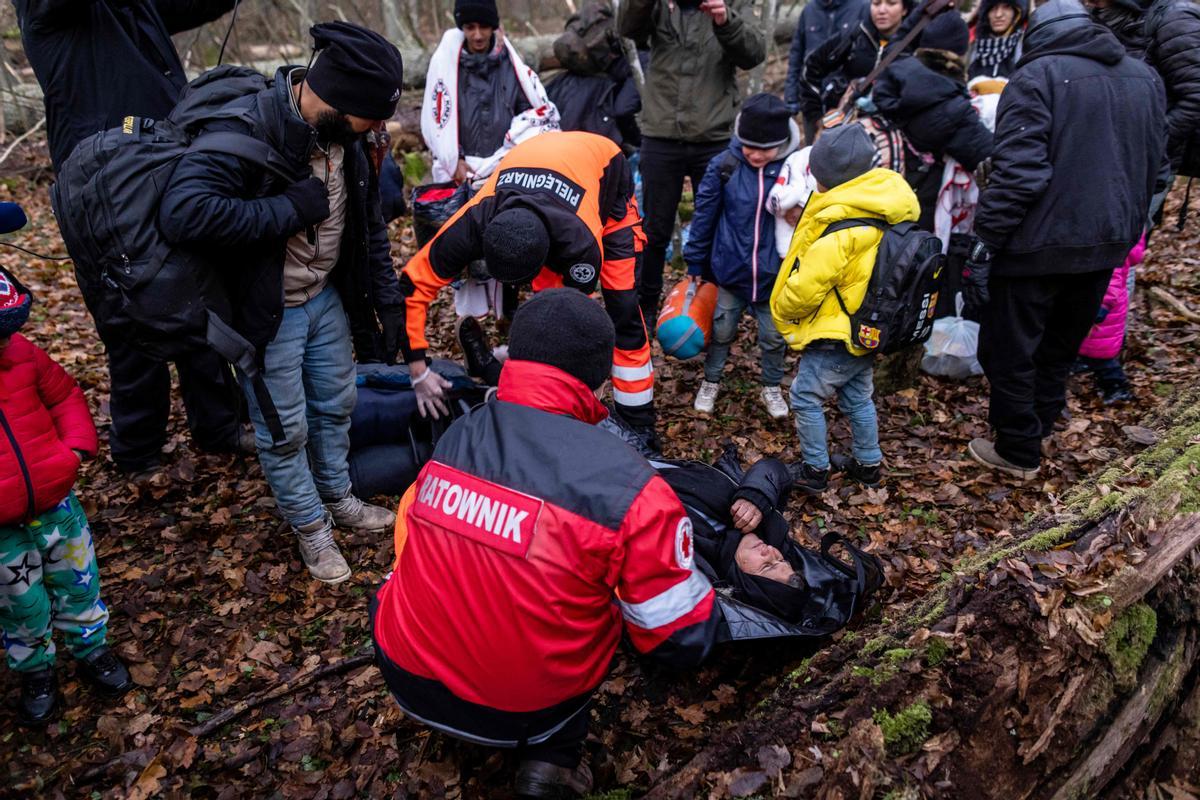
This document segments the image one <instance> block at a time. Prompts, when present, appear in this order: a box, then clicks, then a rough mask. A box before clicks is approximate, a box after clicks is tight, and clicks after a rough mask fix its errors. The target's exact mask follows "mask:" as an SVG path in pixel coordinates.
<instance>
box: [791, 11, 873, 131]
mask: <svg viewBox="0 0 1200 800" xmlns="http://www.w3.org/2000/svg"><path fill="white" fill-rule="evenodd" d="M881 50H882V48H881V45H880V40H879V31H878V30H876V28H875V26H874V25H873V24H872V23H871V20H870V19H869V18H868V19H867V20H865V21H864V22H861V23H859V26H858V27H857V28H855V29H854V30H853V31H851V32H850V33H841V34H838V35H837V36H834V37H833V38H832V39H828V40H826V42H825V43H824V44H822V45H821V46H820V47H818V48H817V49H816V50H814V51H812V53H810V54H809V56H808V58H807V59H805V61H804V77H803V80H802V86H801V89H800V91H801V98H802V104H803V105H804V106H805V108H817V107H818V105H819V107H820V109H821V113H822V114H823V113H825V112H827V111H830V110H831V109H834V108H837V105H838V103H840V102H841V99H842V96H843V95H844V94H845V93H846V88H847V87H848V86H850V81H852V80H854V79H855V78H865V77H866V76H867V74H868V73H870V71H871V70H873V69H875V65H876V64H878V63H879V55H880V53H881Z"/></svg>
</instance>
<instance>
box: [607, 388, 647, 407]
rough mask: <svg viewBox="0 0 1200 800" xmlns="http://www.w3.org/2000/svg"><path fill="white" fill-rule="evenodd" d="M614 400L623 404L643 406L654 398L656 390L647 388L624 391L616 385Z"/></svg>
mask: <svg viewBox="0 0 1200 800" xmlns="http://www.w3.org/2000/svg"><path fill="white" fill-rule="evenodd" d="M612 394H613V401H614V402H617V403H620V404H621V405H623V406H643V405H645V404H646V403H649V402H650V401H651V400H653V399H654V390H653V389H646V390H644V391H641V392H622V391H621V390H620V389H618V388H617V387H616V386H613V390H612Z"/></svg>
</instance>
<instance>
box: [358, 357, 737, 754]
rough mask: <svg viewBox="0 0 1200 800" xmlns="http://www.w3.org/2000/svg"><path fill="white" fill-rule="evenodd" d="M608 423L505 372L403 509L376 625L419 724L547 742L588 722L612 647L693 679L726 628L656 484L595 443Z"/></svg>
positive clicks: (547, 379) (559, 386)
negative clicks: (574, 723) (625, 647)
mask: <svg viewBox="0 0 1200 800" xmlns="http://www.w3.org/2000/svg"><path fill="white" fill-rule="evenodd" d="M604 414H605V409H604V407H603V406H602V405H600V403H599V402H598V401H597V400H596V398H595V396H594V395H593V394H592V393H591V392H590V391H588V389H587V387H585V386H584V385H583V383H581V382H580V381H578V380H577V379H575V378H573V377H571V376H569V375H567V374H566V373H564V372H562V371H560V370H558V369H555V368H553V367H549V366H546V365H543V364H536V363H532V362H523V361H512V360H510V361H508V362H507V363H506V364H505V366H504V370H503V372H502V373H501V378H500V388H499V392H498V395H497V400H496V401H493V402H491V403H487V404H485V405H483V406H480V407H479V408H476V409H474V410H473V411H471V412H470V413H469V414H468V415H467V416H465V417H463V418H461V419H459V420H458V421H456V422H455V423H454V424H453V425H452V426H451V427H450V429H449V430H448V431H447V433H446V434H445V436H443V437H442V439H441V440H440V441H439V442H438V446H437V449H436V450H435V451H434V454H433V458H432V460H431V461H430V462H429V463H428V464H426V466H425V467H424V468H423V469H422V470H421V473H420V474H419V475H418V476H417V480H416V482H415V483H414V484H413V486H412V487H411V488H410V489H409V490H408V492H407V493H406V494H405V496H404V498H403V499H402V500H401V502H400V509H399V513H398V515H397V520H396V551H397V557H396V564H395V571H394V572H393V574H392V575H391V577H390V578H389V579H388V581H387V582H386V583H385V584H384V585H383V587H382V588H381V589H380V590H379V593H378V596H377V606H376V608H375V613H374V615H373V620H374V635H375V644H376V649H377V654H378V656H379V661H380V667H381V669H382V671H383V673H384V676H385V678H386V679H387V681H388V685H389V687H390V688H391V690H392V692H393V694H395V695H396V698H397V700H398V702H399V703H400V705H401V707H402V708H403V709H404V710H405V711H406V712H407V713H408V714H409V715H411V716H413V717H416V718H417V719H420V720H423V721H425V722H427V723H428V724H430V725H432V726H434V727H437V728H439V729H441V730H444V731H446V732H448V733H451V734H453V735H455V736H459V737H462V738H467V739H471V740H474V741H478V742H481V743H486V744H492V745H500V746H515V745H517V744H520V743H522V742H532V743H536V742H538V741H541V740H543V739H545V738H546V737H547V736H549V735H550V734H551V733H553V732H554V730H556V729H557V728H558V727H560V726H561V725H562V724H563V723H564V722H565V721H566V720H568V719H570V718H571V717H572V716H573V715H574V714H576V713H578V712H579V711H581V710H582V709H583V708H584V707H585V706H586V703H587V700H588V697H589V696H590V695H591V693H592V691H593V690H594V689H595V688H596V687H597V686H598V685H599V684H600V683H601V681H602V680H603V678H604V675H605V673H606V672H607V671H608V668H609V664H610V662H611V660H612V657H613V654H614V653H615V652H616V648H617V644H618V642H619V641H620V639H621V634H622V630H625V631H627V632H628V634H629V638H630V640H631V642H632V644H633V646H634V647H635V648H636V649H637V650H638V651H640V652H642V653H650V654H653V655H655V656H658V657H660V658H662V659H664V660H666V661H668V662H672V663H675V664H677V665H681V666H690V665H693V664H696V663H698V662H699V661H701V660H702V659H703V658H704V657H705V656H706V655H707V654H708V651H709V649H710V648H711V646H712V644H713V641H714V639H715V636H716V631H717V626H718V623H719V620H720V612H719V611H718V610H717V609H716V606H715V603H714V595H713V590H712V587H711V585H710V584H709V582H708V580H707V579H706V578H705V577H704V576H703V575H702V574H701V573H699V572H698V571H696V569H695V568H694V567H693V551H692V523H691V522H690V520H689V519H688V517H687V513H686V512H685V510H684V508H683V506H682V505H681V504H680V502H679V499H678V498H677V497H676V496H675V494H674V492H672V491H671V489H670V487H668V486H667V484H666V483H665V482H664V481H663V480H662V478H660V477H659V476H658V475H657V474H656V473H655V471H654V469H653V468H652V467H651V466H650V465H649V464H648V463H647V462H646V461H645V459H643V458H642V457H641V456H639V455H637V454H636V453H635V452H634V451H633V450H631V449H630V448H629V447H627V446H626V445H625V444H624V443H622V442H621V441H620V440H619V439H617V438H616V437H614V436H612V434H610V433H608V432H606V431H604V430H601V429H598V428H596V427H594V423H595V422H598V421H599V420H600V419H602V418H603V417H604Z"/></svg>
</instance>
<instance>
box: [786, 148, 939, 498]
mask: <svg viewBox="0 0 1200 800" xmlns="http://www.w3.org/2000/svg"><path fill="white" fill-rule="evenodd" d="M874 160H875V146H874V144H873V143H872V142H871V139H870V137H869V136H868V135H867V133H866V132H865V131H864V130H863V129H862V127H861V126H859V125H843V126H840V127H837V128H831V129H829V130H827V131H825V132H823V133H822V134H821V136H820V137H819V138H818V139H817V142H816V144H815V145H814V146H813V149H812V154H811V156H810V161H809V168H810V169H811V170H812V174H813V176H814V177H815V178H816V179H817V192H816V193H814V194H813V195H812V197H811V198H809V201H808V205H807V206H805V209H804V214H803V215H802V216H801V217H800V221H799V223H797V225H796V232H795V233H794V234H793V236H792V244H791V247H790V248H789V249H788V253H787V255H786V256H784V259H783V264H782V267H781V268H780V270H779V277H778V278H776V280H775V287H774V289H773V290H772V291H771V314H772V316H773V317H774V319H775V324H776V325H777V326H778V328H779V331H780V333H782V334H783V338H784V340H785V341H786V342H787V343H788V346H789V347H791V348H792V349H793V350H800V351H803V356H801V358H800V365H799V368H798V370H797V372H796V378H795V380H793V381H792V389H791V398H790V400H791V407H792V412H793V413H794V414H795V415H796V432H797V433H798V434H799V436H800V453H801V456H802V458H803V463H802V464H801V465H799V466H798V468H797V469H796V470H795V472H796V474H795V475H794V476H793V477H794V478H795V479H796V485H797V487H798V488H800V489H801V490H802V491H804V492H806V493H808V494H814V495H815V494H820V493H821V492H822V491H824V490H825V487H826V485H827V483H828V479H829V470H830V467H831V465H832V467H833V468H834V469H836V470H838V471H844V472H846V473H847V475H849V477H851V478H852V479H854V480H857V481H859V482H860V483H863V484H865V485H867V486H877V485H878V484H879V480H880V463H881V462H882V461H883V453H882V452H881V451H880V449H879V423H878V420H877V417H876V414H875V402H874V400H873V399H872V394H873V393H874V389H875V387H874V382H873V380H872V368H873V366H874V358H872V355H873V354H872V353H871V351H869V350H863V349H862V348H860V347H857V346H856V345H854V344H853V343H852V340H851V337H850V317H849V316H848V314H847V312H849V313H853V312H855V311H857V310H858V307H859V306H860V305H862V301H863V297H864V296H865V295H866V292H867V284H868V282H869V281H870V280H871V272H872V271H873V270H874V268H875V256H876V254H877V252H878V250H879V243H880V240H882V238H883V232H882V231H881V230H879V229H878V228H874V227H870V226H867V225H863V226H856V227H850V228H843V229H842V230H838V231H835V232H832V233H830V234H829V235H827V236H825V235H823V234H824V233H825V229H826V228H828V227H829V226H830V225H831V224H832V223H834V222H839V221H841V220H844V219H849V218H858V217H876V218H879V219H883V220H885V221H886V222H887V223H888V224H891V225H895V224H897V223H899V222H904V221H906V220H908V221H915V220H916V219H917V218H918V217H919V216H920V213H921V209H920V204H919V203H918V201H917V196H916V195H915V194H913V191H912V189H911V188H909V185H908V183H907V182H906V181H905V180H904V178H903V177H901V176H900V175H899V174H898V173H896V172H893V171H891V170H888V169H878V168H876V169H872V164H873V163H874ZM835 290H836V291H835ZM838 295H840V296H841V301H842V303H845V307H846V310H845V311H843V310H842V304H841V303H839V302H838ZM835 394H836V395H837V398H838V407H839V408H840V409H841V410H842V413H843V414H845V415H846V417H847V418H848V419H849V420H850V430H851V434H852V437H853V457H852V458H851V457H846V456H841V455H835V456H834V457H833V459H832V461H831V459H830V457H829V451H828V449H827V447H826V437H827V431H826V426H825V411H824V405H825V402H826V401H827V400H829V399H830V398H831V397H833V396H834V395H835Z"/></svg>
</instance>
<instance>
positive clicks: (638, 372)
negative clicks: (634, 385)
mask: <svg viewBox="0 0 1200 800" xmlns="http://www.w3.org/2000/svg"><path fill="white" fill-rule="evenodd" d="M653 374H654V366H653V365H652V364H651V363H650V362H649V361H647V362H646V363H645V364H640V365H638V366H636V367H618V366H617V365H616V364H613V368H612V376H613V377H614V378H617V379H618V380H622V381H640V380H643V379H645V378H649V377H650V376H651V375H653Z"/></svg>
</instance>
